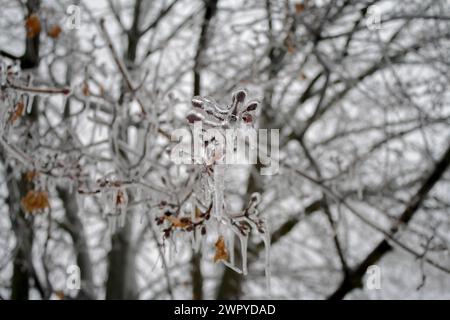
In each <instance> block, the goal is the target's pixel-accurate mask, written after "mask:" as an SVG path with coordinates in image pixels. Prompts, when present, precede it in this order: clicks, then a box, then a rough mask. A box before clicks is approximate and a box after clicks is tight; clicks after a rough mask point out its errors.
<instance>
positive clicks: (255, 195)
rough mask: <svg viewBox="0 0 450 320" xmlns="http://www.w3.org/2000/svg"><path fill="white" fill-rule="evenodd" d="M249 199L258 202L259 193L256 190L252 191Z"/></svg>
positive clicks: (259, 198) (259, 200)
mask: <svg viewBox="0 0 450 320" xmlns="http://www.w3.org/2000/svg"><path fill="white" fill-rule="evenodd" d="M250 199H251V201H252V202H253V203H254V204H258V203H260V202H261V194H260V193H258V192H254V193H252V196H251V198H250Z"/></svg>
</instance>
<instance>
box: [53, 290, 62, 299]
mask: <svg viewBox="0 0 450 320" xmlns="http://www.w3.org/2000/svg"><path fill="white" fill-rule="evenodd" d="M55 296H56V298H58V299H59V300H64V292H62V291H56V292H55Z"/></svg>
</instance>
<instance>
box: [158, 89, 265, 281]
mask: <svg viewBox="0 0 450 320" xmlns="http://www.w3.org/2000/svg"><path fill="white" fill-rule="evenodd" d="M246 98H247V93H246V92H245V91H244V90H239V91H237V92H236V93H235V94H233V96H232V100H231V104H229V105H227V106H220V105H218V104H217V103H216V102H215V101H214V100H213V99H212V98H210V97H199V96H196V97H194V98H193V99H192V107H193V108H192V110H191V112H189V113H188V115H187V117H186V120H187V122H188V123H189V124H190V125H195V124H196V123H197V122H200V123H201V125H202V127H201V128H202V130H201V132H200V136H201V139H200V147H201V150H200V151H199V152H197V153H195V151H194V153H195V154H194V156H193V157H194V158H195V159H194V160H195V161H194V163H195V164H194V165H193V168H192V172H193V175H194V176H195V178H194V182H193V184H192V186H191V189H192V190H191V191H190V192H188V197H187V198H186V199H184V200H183V202H182V203H180V204H175V203H173V204H171V203H169V201H162V202H161V203H160V212H159V214H157V216H156V218H155V220H156V223H157V225H159V226H161V229H162V231H163V233H164V237H165V238H173V237H176V235H177V234H179V233H180V232H181V233H183V232H184V233H189V234H191V237H190V238H191V241H192V245H193V247H194V248H196V249H199V245H198V243H199V241H200V240H199V238H205V237H206V236H207V235H209V234H210V235H211V237H212V240H213V241H214V249H215V250H214V251H215V254H214V257H213V261H214V262H222V263H223V264H224V265H226V266H227V267H229V268H231V269H232V270H234V271H236V272H238V273H242V274H244V275H246V274H247V273H248V268H247V261H248V259H247V251H248V242H249V236H250V234H251V232H254V233H256V234H257V235H258V236H259V237H260V239H261V241H262V243H264V246H265V247H266V254H265V260H266V263H265V265H266V268H265V269H266V275H267V288H268V290H269V289H270V280H269V277H270V233H269V230H268V228H267V224H266V222H265V221H264V219H262V218H261V217H260V216H259V210H258V205H259V204H260V202H261V195H260V194H259V193H254V194H252V195H251V198H250V201H249V203H248V204H247V205H246V206H245V207H244V209H243V210H242V211H241V212H239V213H236V212H232V211H231V209H230V208H228V207H227V206H226V196H227V195H226V188H225V177H226V176H227V175H228V174H229V173H228V170H227V169H228V165H227V162H226V161H225V162H224V161H223V159H224V158H225V157H227V154H226V153H227V151H229V150H232V148H231V149H229V148H226V146H224V141H225V136H226V132H225V130H227V129H238V128H248V127H249V126H252V125H253V123H254V119H255V113H256V110H257V108H258V105H259V103H258V102H257V101H253V100H251V101H249V102H246ZM208 129H215V132H216V134H215V135H214V136H211V135H209V134H208V132H207V130H208ZM233 139H234V140H233V141H229V140H226V143H227V144H229V143H231V144H232V145H233V146H234V145H235V144H236V141H235V140H236V139H237V137H236V136H233ZM232 151H233V150H232ZM185 208H190V209H189V210H185ZM185 211H188V212H185ZM235 239H237V240H238V241H237V242H236V241H235ZM235 243H236V244H237V245H238V246H239V250H240V255H241V259H239V261H240V262H241V264H240V265H237V264H236V259H235V252H234V251H235Z"/></svg>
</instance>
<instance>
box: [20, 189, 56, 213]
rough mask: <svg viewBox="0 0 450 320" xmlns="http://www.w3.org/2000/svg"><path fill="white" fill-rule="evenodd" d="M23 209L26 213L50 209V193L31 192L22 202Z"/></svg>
mask: <svg viewBox="0 0 450 320" xmlns="http://www.w3.org/2000/svg"><path fill="white" fill-rule="evenodd" d="M21 204H22V207H23V209H24V210H25V211H26V212H30V213H32V212H36V211H41V210H44V209H46V208H49V207H50V202H49V201H48V193H47V192H45V191H35V190H30V191H28V193H27V194H26V196H25V197H23V198H22V201H21Z"/></svg>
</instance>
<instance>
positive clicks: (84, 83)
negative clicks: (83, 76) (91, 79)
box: [82, 81, 91, 97]
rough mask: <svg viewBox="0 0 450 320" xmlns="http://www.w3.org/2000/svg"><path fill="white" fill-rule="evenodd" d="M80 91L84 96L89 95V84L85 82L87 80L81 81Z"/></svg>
mask: <svg viewBox="0 0 450 320" xmlns="http://www.w3.org/2000/svg"><path fill="white" fill-rule="evenodd" d="M82 91H83V95H84V96H85V97H89V96H90V95H91V90H89V84H88V83H87V81H84V82H83V88H82Z"/></svg>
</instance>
